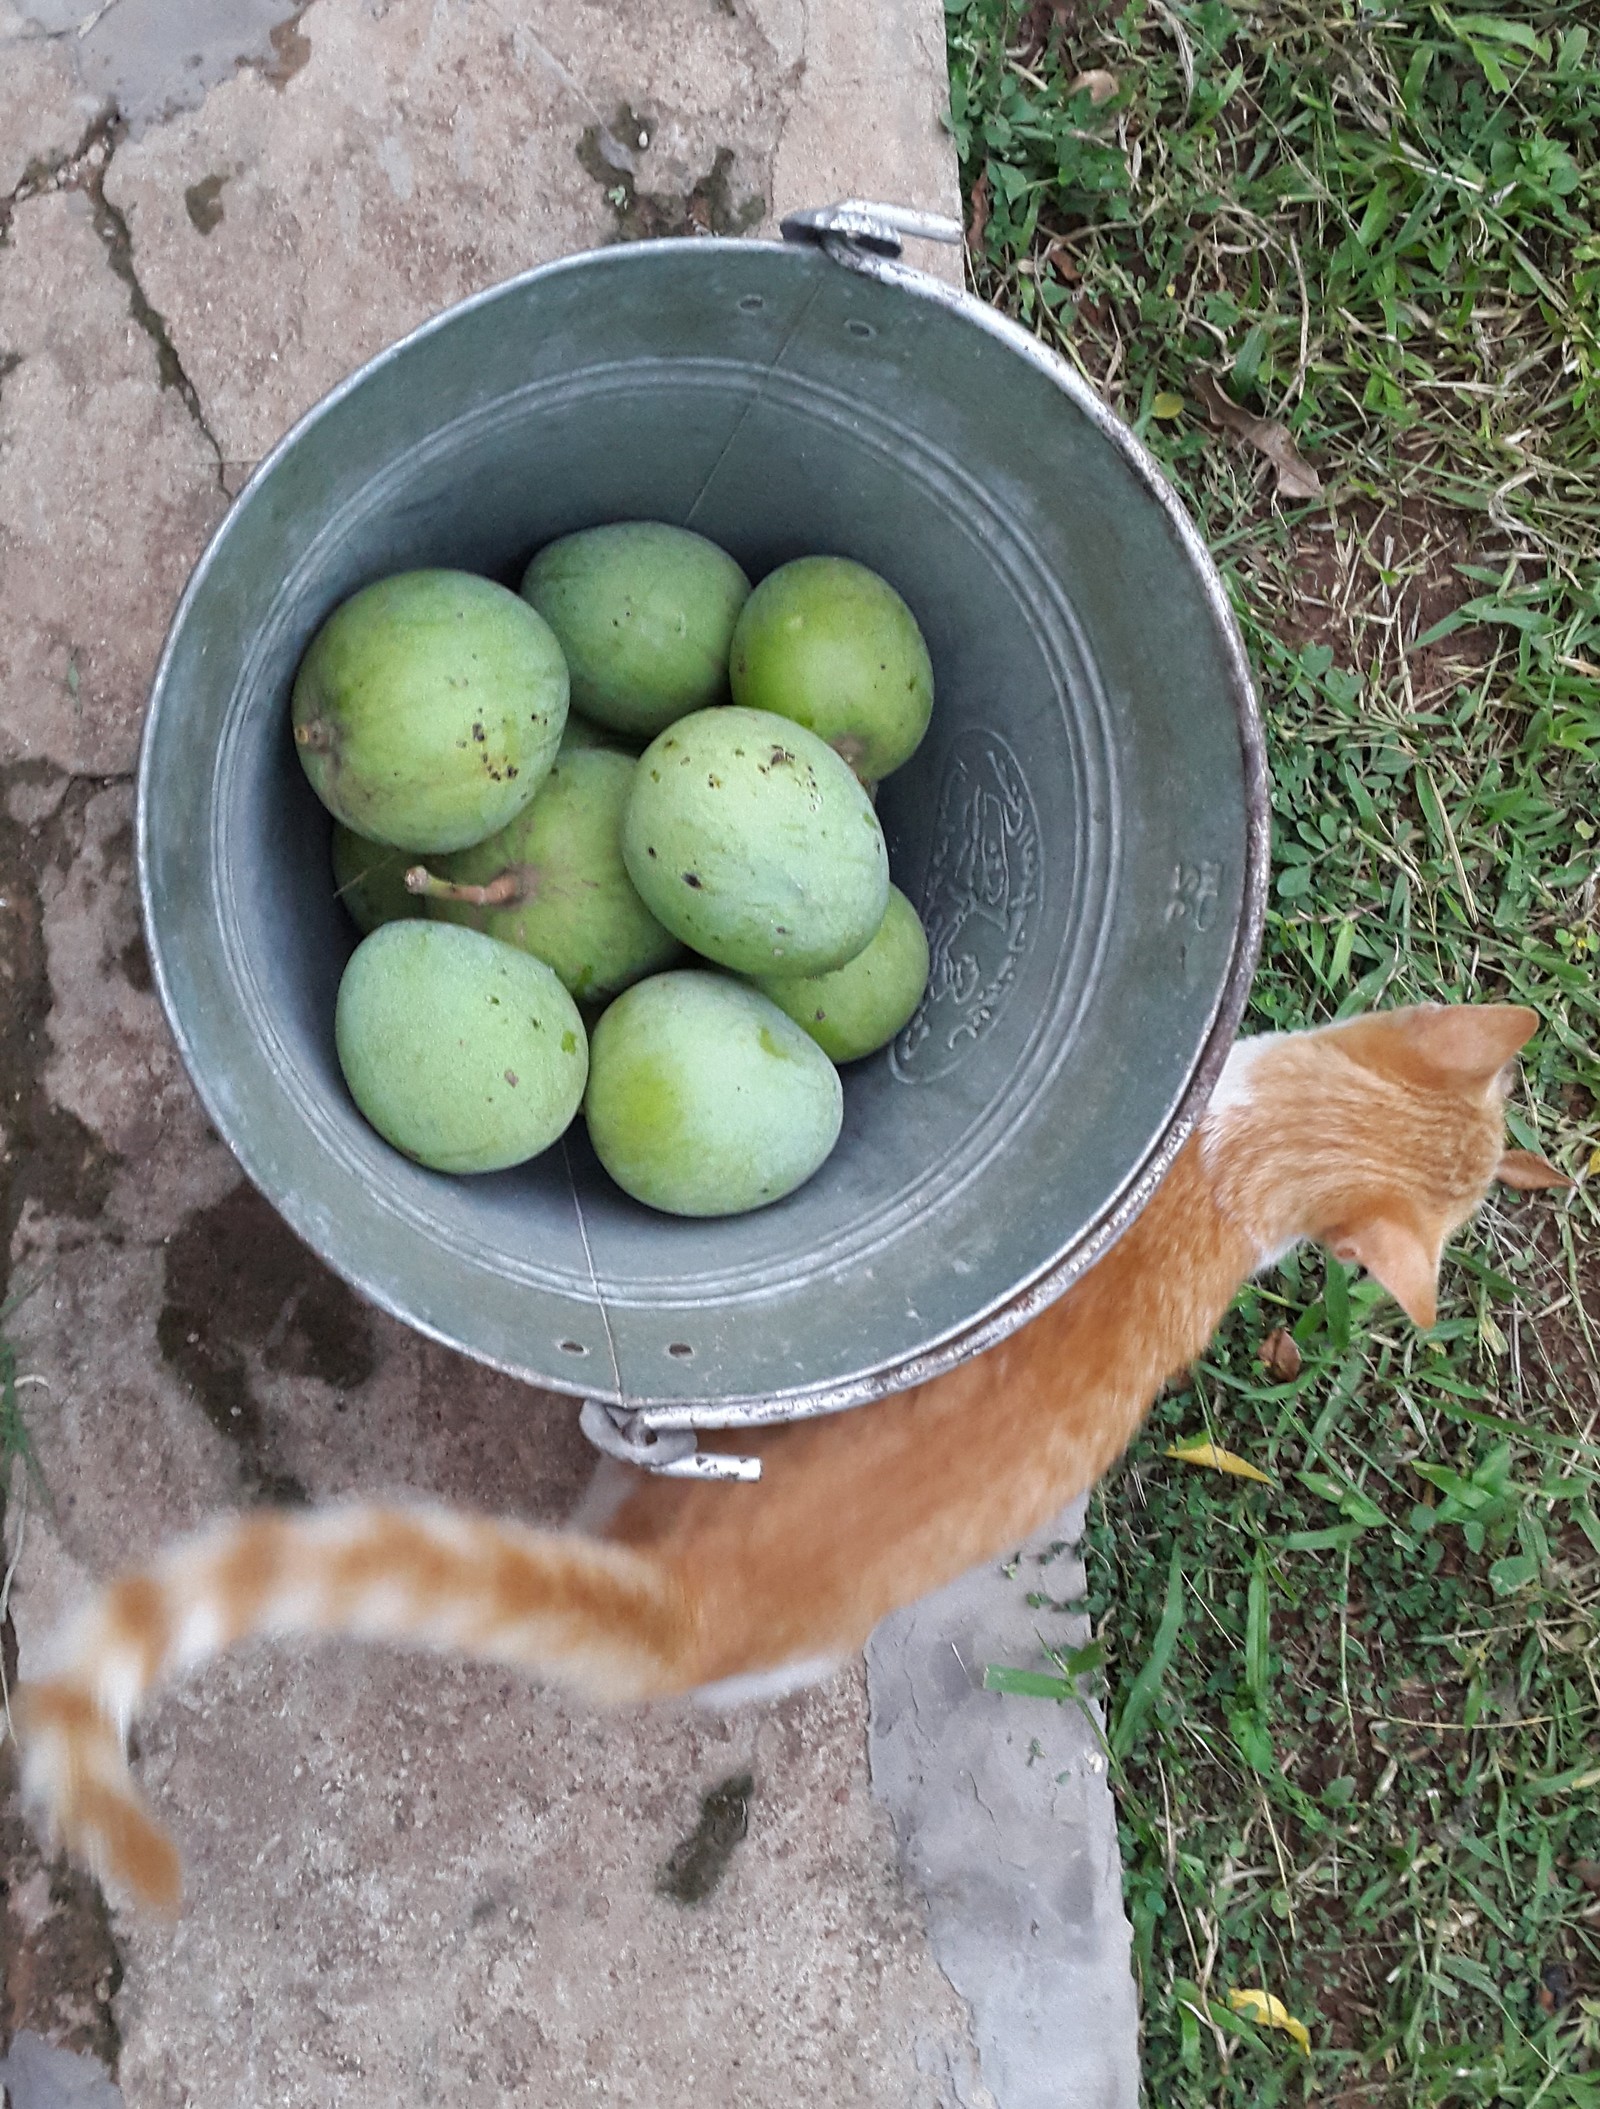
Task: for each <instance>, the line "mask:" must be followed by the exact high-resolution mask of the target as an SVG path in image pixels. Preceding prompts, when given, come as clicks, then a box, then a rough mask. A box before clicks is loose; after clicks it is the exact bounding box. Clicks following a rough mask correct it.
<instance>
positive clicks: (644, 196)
mask: <svg viewBox="0 0 1600 2109" xmlns="http://www.w3.org/2000/svg"><path fill="white" fill-rule="evenodd" d="M654 131H655V127H654V124H653V123H652V121H651V120H650V119H649V118H642V117H639V116H637V115H635V113H634V112H633V111H632V110H631V109H630V108H629V107H628V105H627V104H626V103H623V104H622V105H621V107H620V108H619V109H618V111H617V115H616V119H615V121H614V123H612V124H609V125H600V124H592V125H590V127H589V128H588V130H587V131H586V132H585V133H584V135H583V137H582V138H581V139H580V140H579V142H578V161H579V164H580V166H581V167H582V168H583V170H584V172H585V173H586V174H587V175H590V176H592V177H593V178H594V180H595V181H596V182H597V183H598V184H599V185H600V187H601V189H602V190H603V191H604V192H605V194H606V203H607V204H608V205H609V206H610V207H611V210H612V214H613V216H614V217H615V220H616V223H617V239H618V240H619V241H624V242H639V241H653V240H657V239H659V238H661V237H662V236H666V235H686V234H723V235H732V234H748V233H749V232H750V230H751V228H752V227H755V226H758V225H759V224H760V221H761V216H762V214H763V213H764V212H765V211H766V209H767V208H766V200H765V199H764V198H762V197H759V196H755V195H752V196H750V197H747V198H745V199H744V200H743V201H742V202H737V203H736V202H735V199H734V195H733V164H734V156H733V149H732V148H731V147H726V146H723V147H718V148H717V150H716V153H715V155H714V156H713V157H712V162H711V166H710V168H709V169H708V170H707V171H706V173H705V174H704V175H703V176H701V177H700V178H699V180H698V181H697V182H696V183H694V184H693V185H691V187H690V188H689V189H688V190H685V191H665V190H650V189H648V188H646V187H645V183H646V169H647V159H648V155H649V141H650V140H651V138H652V137H653V136H654ZM641 141H643V142H644V143H643V144H641V143H640V142H641Z"/></svg>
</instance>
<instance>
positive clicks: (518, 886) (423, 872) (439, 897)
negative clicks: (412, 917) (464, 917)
mask: <svg viewBox="0 0 1600 2109" xmlns="http://www.w3.org/2000/svg"><path fill="white" fill-rule="evenodd" d="M406 892H407V893H421V894H426V895H427V897H428V899H429V900H430V901H461V902H464V903H465V904H466V906H467V907H469V908H504V907H505V906H506V905H507V903H508V902H511V901H519V900H521V898H522V883H521V881H520V880H519V879H518V877H517V874H516V873H515V872H514V871H503V872H501V873H499V875H498V876H497V877H495V878H493V879H491V880H490V881H489V883H488V885H487V886H460V885H457V884H456V883H455V882H454V881H453V880H450V879H436V878H435V877H434V875H433V873H432V872H431V871H429V869H428V867H427V865H426V864H413V865H412V866H411V868H410V869H409V870H408V871H407V873H406Z"/></svg>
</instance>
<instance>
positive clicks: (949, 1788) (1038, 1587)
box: [867, 1502, 1139, 2109]
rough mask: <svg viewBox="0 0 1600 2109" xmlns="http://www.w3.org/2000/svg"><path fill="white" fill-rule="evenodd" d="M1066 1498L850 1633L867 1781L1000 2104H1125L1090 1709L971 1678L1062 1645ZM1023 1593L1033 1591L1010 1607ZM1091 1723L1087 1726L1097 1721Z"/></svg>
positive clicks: (1131, 2084) (1066, 1643)
mask: <svg viewBox="0 0 1600 2109" xmlns="http://www.w3.org/2000/svg"><path fill="white" fill-rule="evenodd" d="M1082 1534H1083V1504H1082V1503H1081V1502H1079V1503H1077V1504H1076V1505H1075V1506H1074V1508H1073V1509H1072V1510H1070V1511H1069V1512H1068V1514H1067V1515H1065V1516H1063V1517H1061V1518H1060V1519H1059V1520H1058V1521H1057V1522H1056V1523H1054V1524H1052V1525H1051V1526H1049V1527H1048V1528H1047V1529H1045V1530H1043V1531H1040V1532H1039V1533H1037V1534H1036V1535H1035V1537H1033V1538H1032V1539H1030V1540H1029V1542H1028V1543H1027V1544H1026V1545H1024V1546H1021V1547H1019V1548H1018V1551H1017V1554H1016V1557H1015V1558H1014V1559H1013V1560H1010V1561H1007V1562H1006V1563H1005V1565H1004V1566H1003V1567H993V1568H980V1569H978V1570H977V1571H976V1572H975V1573H973V1574H970V1575H967V1576H965V1577H964V1578H963V1579H962V1580H961V1581H959V1582H956V1583H955V1584H953V1585H952V1586H951V1587H950V1588H948V1589H944V1590H941V1591H939V1593H938V1594H937V1595H935V1596H931V1597H928V1598H926V1599H925V1600H924V1601H923V1602H922V1603H920V1604H916V1605H913V1606H911V1607H910V1608H909V1609H908V1610H905V1611H901V1612H897V1613H896V1614H895V1615H894V1616H893V1617H891V1618H888V1619H885V1621H884V1622H883V1624H882V1625H881V1626H880V1627H879V1629H878V1631H877V1632H876V1633H875V1634H874V1635H873V1637H872V1639H871V1641H870V1642H869V1644H868V1647H867V1678H868V1685H869V1688H870V1690H871V1694H872V1726H871V1751H872V1784H873V1790H874V1792H875V1793H876V1794H877V1795H878V1796H879V1798H880V1799H881V1800H882V1801H883V1802H884V1803H885V1805H886V1806H887V1807H888V1809H889V1810H890V1812H891V1813H892V1815H893V1817H894V1825H895V1832H896V1835H897V1836H898V1838H899V1841H900V1851H901V1860H902V1865H903V1866H904V1868H905V1872H906V1878H907V1882H908V1885H909V1886H910V1887H911V1889H912V1890H914V1891H915V1892H916V1893H917V1894H918V1895H920V1896H921V1897H923V1898H924V1899H925V1901H926V1904H927V1910H928V1938H929V1940H930V1942H931V1944H932V1947H933V1952H934V1954H935V1956H936V1957H937V1958H938V1960H939V1963H940V1965H941V1967H942V1968H943V1970H944V1972H945V1975H946V1976H947V1977H948V1978H949V1979H950V1982H951V1983H952V1984H953V1985H954V1986H955V1988H956V1990H957V1991H958V1992H959V1993H960V1994H961V1995H962V1997H963V1998H964V1999H965V2000H966V2001H967V2004H968V2006H969V2008H970V2009H971V2014H972V2028H973V2034H974V2036H975V2038H976V2040H977V2045H978V2055H979V2059H980V2061H981V2064H982V2069H983V2076H984V2079H985V2080H986V2082H987V2083H988V2085H989V2086H990V2087H992V2088H993V2090H994V2094H995V2098H996V2100H997V2101H998V2102H999V2103H1000V2105H1001V2109H1134V2105H1135V2104H1136V2103H1137V2102H1138V2099H1139V2069H1138V2056H1137V2042H1138V2013H1137V2008H1136V2003H1135V1999H1134V1988H1133V1978H1132V1975H1131V1972H1130V1968H1129V1944H1130V1935H1129V1928H1128V1922H1127V1920H1126V1918H1125V1917H1124V1915H1123V1909H1122V1865H1121V1861H1120V1859H1119V1857H1118V1851H1117V1832H1116V1814H1115V1809H1114V1807H1113V1804H1112V1799H1111V1794H1110V1790H1109V1788H1108V1785H1107V1781H1106V1764H1105V1757H1104V1754H1103V1749H1102V1744H1101V1739H1100V1734H1099V1733H1098V1731H1097V1726H1096V1722H1098V1716H1096V1722H1091V1719H1090V1717H1089V1716H1088V1715H1087V1714H1085V1713H1084V1712H1082V1711H1080V1710H1079V1709H1078V1708H1076V1707H1073V1706H1061V1705H1058V1704H1055V1703H1054V1702H1050V1701H1042V1700H1038V1699H1021V1698H1014V1697H1008V1696H1003V1695H1002V1694H1000V1693H998V1692H989V1691H985V1690H984V1689H983V1676H984V1671H985V1669H986V1668H987V1667H988V1665H989V1664H991V1663H994V1664H999V1665H1003V1666H1006V1667H1009V1668H1013V1669H1048V1668H1049V1667H1050V1661H1049V1658H1048V1656H1046V1654H1045V1653H1044V1647H1043V1640H1044V1639H1048V1641H1049V1643H1050V1645H1051V1646H1053V1647H1057V1648H1072V1647H1081V1646H1082V1645H1083V1643H1084V1642H1085V1641H1086V1640H1087V1639H1088V1637H1089V1633H1088V1621H1087V1619H1085V1618H1084V1617H1083V1616H1081V1615H1072V1614H1068V1615H1063V1613H1062V1612H1061V1611H1060V1610H1058V1609H1056V1608H1054V1607H1055V1606H1058V1605H1063V1604H1072V1603H1077V1602H1079V1601H1081V1599H1082V1597H1083V1594H1084V1573H1083V1567H1082V1564H1081V1562H1080V1561H1079V1560H1078V1558H1077V1556H1076V1554H1075V1553H1074V1552H1073V1550H1072V1548H1073V1547H1074V1546H1075V1545H1076V1544H1077V1542H1078V1540H1079V1538H1080V1537H1081V1536H1082ZM1030 1596H1043V1597H1045V1598H1047V1599H1049V1600H1050V1601H1049V1603H1048V1604H1047V1605H1045V1606H1042V1607H1039V1608H1034V1607H1032V1606H1030V1604H1029V1602H1028V1598H1029V1597H1030ZM1100 1725H1102V1726H1103V1724H1100Z"/></svg>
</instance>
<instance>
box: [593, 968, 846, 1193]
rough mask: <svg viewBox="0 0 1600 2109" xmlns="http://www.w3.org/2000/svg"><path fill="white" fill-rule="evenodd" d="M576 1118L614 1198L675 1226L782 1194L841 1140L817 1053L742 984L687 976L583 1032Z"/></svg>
mask: <svg viewBox="0 0 1600 2109" xmlns="http://www.w3.org/2000/svg"><path fill="white" fill-rule="evenodd" d="M584 1116H585V1118H586V1120H587V1121H588V1124H589V1139H590V1141H591V1142H592V1143H593V1144H594V1147H595V1154H596V1155H597V1156H598V1157H599V1159H600V1162H601V1163H602V1164H603V1165H604V1166H605V1168H606V1170H607V1171H608V1172H609V1173H610V1174H611V1176H612V1178H613V1179H615V1180H616V1182H617V1184H618V1186H620V1187H621V1188H622V1189H623V1190H624V1192H626V1193H629V1194H631V1195H632V1196H633V1198H634V1199H635V1200H636V1201H643V1202H645V1203H646V1204H647V1205H648V1206H649V1207H651V1208H659V1209H661V1210H663V1211H664V1212H665V1213H667V1214H668V1215H676V1216H732V1215H742V1214H744V1213H745V1212H746V1211H748V1210H750V1209H752V1208H764V1207H765V1206H766V1205H767V1203H768V1202H769V1201H777V1200H780V1199H781V1198H782V1197H783V1195H785V1194H789V1193H793V1191H794V1190H795V1188H796V1187H797V1186H800V1185H801V1184H803V1183H804V1181H805V1180H807V1179H809V1178H810V1177H811V1175H812V1173H813V1172H815V1171H816V1169H817V1167H818V1166H819V1165H820V1164H821V1163H822V1162H823V1160H824V1159H825V1158H826V1157H827V1155H828V1153H829V1151H830V1150H831V1149H832V1148H833V1146H834V1144H835V1142H837V1141H838V1139H839V1129H840V1125H841V1123H842V1121H843V1119H844V1093H843V1091H842V1089H841V1087H840V1084H839V1073H838V1071H837V1070H836V1069H835V1068H834V1066H833V1064H832V1063H831V1062H830V1061H829V1060H828V1058H827V1056H826V1055H824V1054H823V1053H822V1051H821V1049H820V1048H818V1047H817V1046H816V1045H815V1044H814V1043H813V1042H812V1041H810V1040H809V1039H807V1037H806V1035H805V1034H804V1033H803V1032H801V1030H800V1029H799V1027H798V1026H797V1025H795V1024H794V1023H793V1022H792V1021H791V1020H790V1019H788V1018H786V1017H785V1016H784V1014H783V1012H782V1011H780V1010H779V1009H778V1007H777V1005H776V1004H773V1003H769V1002H768V1001H767V999H766V998H765V997H764V996H762V995H761V994H760V993H759V992H758V991H757V990H755V989H753V988H750V987H749V986H748V985H747V984H746V983H744V982H739V981H732V980H730V979H728V978H727V977H726V976H724V975H721V974H710V973H705V972H703V971H699V970H696V969H693V968H684V969H680V970H679V971H677V972H675V973H671V974H657V975H654V976H652V978H651V979H650V980H648V981H640V982H636V983H635V985H634V986H633V987H632V988H631V989H628V990H626V991H625V992H624V994H622V995H621V996H619V997H618V998H617V1000H616V1002H615V1003H613V1004H612V1005H611V1007H610V1009H609V1010H607V1011H606V1013H605V1015H604V1016H603V1017H602V1018H601V1020H600V1022H599V1024H598V1025H596V1027H595V1029H594V1036H593V1039H592V1041H591V1043H590V1064H589V1084H588V1089H587V1091H586V1092H585V1095H584Z"/></svg>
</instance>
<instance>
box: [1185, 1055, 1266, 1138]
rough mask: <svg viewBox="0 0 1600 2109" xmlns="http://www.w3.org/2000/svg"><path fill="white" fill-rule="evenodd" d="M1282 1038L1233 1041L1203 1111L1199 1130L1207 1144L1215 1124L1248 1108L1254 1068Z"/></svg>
mask: <svg viewBox="0 0 1600 2109" xmlns="http://www.w3.org/2000/svg"><path fill="white" fill-rule="evenodd" d="M1285 1037H1286V1035H1285V1034H1283V1033H1256V1034H1255V1035H1254V1036H1253V1037H1252V1038H1251V1039H1248V1040H1235V1041H1234V1043H1233V1045H1232V1047H1231V1048H1230V1049H1229V1050H1228V1059H1227V1060H1226V1061H1225V1062H1224V1063H1223V1065H1222V1074H1221V1076H1219V1077H1218V1078H1217V1088H1216V1090H1215V1091H1213V1092H1212V1094H1211V1100H1210V1103H1209V1104H1208V1105H1207V1107H1206V1111H1205V1119H1204V1121H1203V1123H1202V1127H1203V1129H1204V1133H1205V1138H1206V1141H1207V1142H1210V1141H1211V1139H1212V1137H1213V1136H1214V1134H1215V1132H1216V1124H1217V1123H1218V1122H1220V1121H1221V1120H1222V1119H1224V1118H1225V1116H1226V1115H1228V1114H1229V1113H1237V1112H1239V1111H1241V1110H1242V1109H1243V1108H1244V1107H1246V1106H1248V1105H1249V1104H1250V1102H1251V1100H1252V1099H1253V1097H1254V1096H1255V1092H1254V1088H1253V1078H1254V1074H1255V1067H1256V1064H1257V1063H1258V1062H1259V1061H1260V1060H1261V1057H1262V1056H1263V1055H1264V1054H1265V1053H1266V1051H1267V1049H1268V1048H1269V1047H1276V1046H1277V1045H1278V1043H1279V1041H1280V1040H1282V1039H1284V1038H1285Z"/></svg>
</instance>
